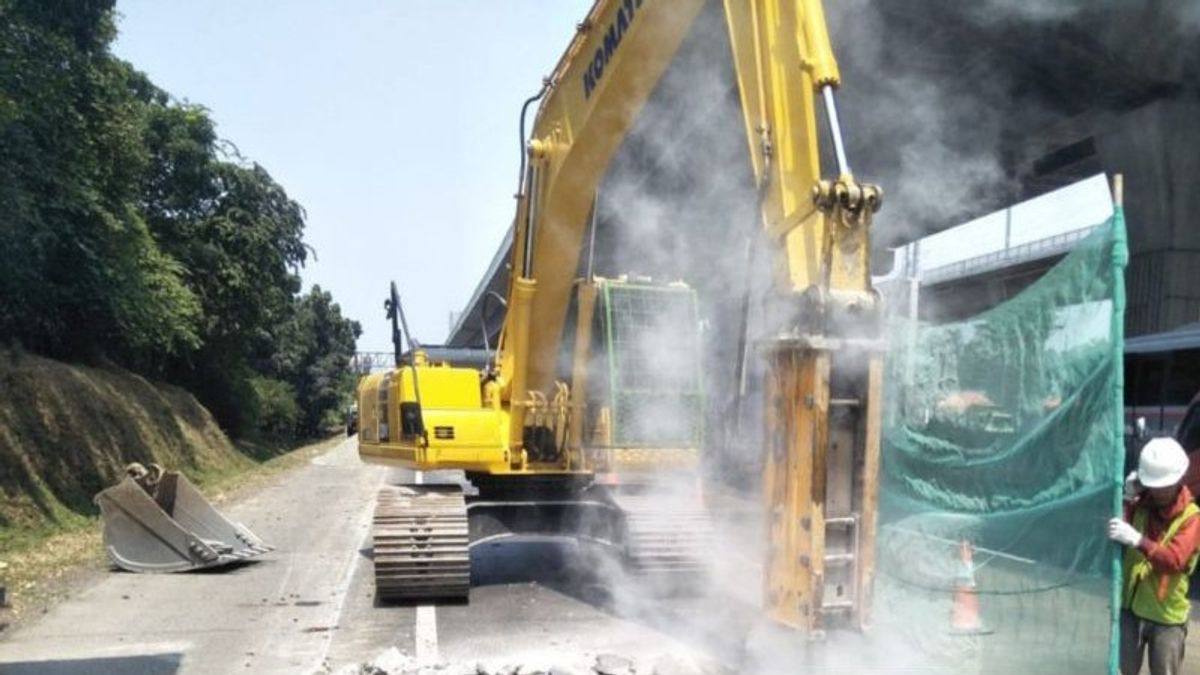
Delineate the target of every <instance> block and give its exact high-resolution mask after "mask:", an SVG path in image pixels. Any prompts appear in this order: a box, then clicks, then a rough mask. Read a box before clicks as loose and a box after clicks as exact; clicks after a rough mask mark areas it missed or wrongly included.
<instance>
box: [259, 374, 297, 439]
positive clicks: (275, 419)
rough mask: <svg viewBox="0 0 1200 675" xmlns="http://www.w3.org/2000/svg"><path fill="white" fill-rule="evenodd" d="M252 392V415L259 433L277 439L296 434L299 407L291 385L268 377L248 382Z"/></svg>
mask: <svg viewBox="0 0 1200 675" xmlns="http://www.w3.org/2000/svg"><path fill="white" fill-rule="evenodd" d="M250 387H251V388H252V389H253V391H254V400H253V414H254V418H255V420H256V422H257V427H258V429H259V431H262V432H265V433H267V434H269V435H271V436H275V437H277V438H290V437H292V436H293V435H294V434H295V433H296V429H297V424H298V423H299V420H300V406H299V405H298V404H297V403H296V392H294V391H293V390H292V385H290V384H288V383H287V382H280V381H279V380H272V379H270V378H268V377H254V378H251V380H250Z"/></svg>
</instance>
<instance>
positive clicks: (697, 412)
mask: <svg viewBox="0 0 1200 675" xmlns="http://www.w3.org/2000/svg"><path fill="white" fill-rule="evenodd" d="M600 290H601V292H600V297H599V300H600V309H601V311H600V318H601V321H602V331H603V334H604V343H605V353H606V355H607V357H608V387H609V390H608V395H609V406H610V409H611V411H612V442H613V444H614V445H616V446H618V447H625V448H641V447H651V448H662V447H674V448H694V447H699V445H700V444H701V441H702V438H703V434H704V392H703V388H702V380H701V377H700V366H699V364H700V330H699V319H698V312H697V307H696V292H695V291H694V290H692V289H691V288H689V287H687V286H683V285H660V286H651V285H642V284H632V283H624V282H615V281H606V282H602V283H601V286H600Z"/></svg>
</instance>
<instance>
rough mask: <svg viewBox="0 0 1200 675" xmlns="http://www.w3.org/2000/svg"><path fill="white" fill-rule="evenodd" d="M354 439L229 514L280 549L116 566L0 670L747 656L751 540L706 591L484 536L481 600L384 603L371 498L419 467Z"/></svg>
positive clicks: (599, 559)
mask: <svg viewBox="0 0 1200 675" xmlns="http://www.w3.org/2000/svg"><path fill="white" fill-rule="evenodd" d="M355 448H356V444H355V441H354V440H353V439H350V440H347V441H346V442H345V443H342V444H341V445H339V446H338V447H337V448H335V449H333V450H332V451H330V452H328V453H326V454H324V455H322V456H320V457H318V458H316V459H314V460H313V461H312V462H311V463H310V464H309V465H307V466H304V467H302V468H299V469H295V470H293V471H290V472H288V473H287V474H285V475H283V476H281V477H280V478H279V479H278V480H277V481H276V482H275V483H274V484H273V485H271V486H270V487H267V488H265V489H263V490H261V491H260V492H258V493H256V494H254V495H252V496H250V497H249V498H247V499H245V500H244V501H241V502H240V503H237V504H234V505H232V506H228V507H227V508H226V509H225V512H226V513H227V514H228V515H229V516H230V517H231V518H232V519H233V520H235V521H239V522H242V523H244V524H245V525H246V526H248V527H249V528H250V529H251V530H253V531H254V532H256V533H257V534H258V535H259V536H260V537H262V538H263V539H264V540H266V541H267V542H268V543H271V544H274V545H275V546H276V547H277V548H276V550H275V551H274V552H272V553H269V554H267V555H265V556H263V557H262V558H260V559H259V560H258V561H256V562H251V563H248V564H245V565H242V566H240V567H237V568H232V569H225V570H212V571H207V572H200V573H187V574H164V575H138V574H129V573H123V572H116V571H114V572H111V573H109V574H106V575H105V576H103V577H102V578H100V579H99V580H98V581H97V582H96V583H94V584H93V585H91V586H90V587H88V588H86V589H84V590H83V591H81V592H80V593H78V594H76V595H75V596H74V597H72V598H70V599H68V600H66V601H64V602H62V603H61V604H59V605H57V606H56V607H55V608H53V609H52V610H51V611H50V612H48V613H47V614H46V615H45V616H44V617H42V618H41V619H40V620H37V621H35V622H30V623H28V624H26V625H24V626H22V627H21V628H19V629H17V630H16V631H15V632H13V634H11V635H6V636H4V638H3V640H2V641H0V673H4V674H5V675H7V674H10V673H12V674H23V673H38V674H44V673H49V674H55V673H69V674H71V675H79V674H83V673H112V672H121V673H126V672H128V673H164V674H166V673H237V672H248V673H311V672H320V671H323V670H334V669H337V668H338V667H339V666H342V665H344V664H348V663H355V662H362V661H365V660H367V659H369V658H371V657H372V656H374V655H376V654H378V653H380V652H381V651H383V650H385V649H387V648H389V647H393V646H394V647H396V648H398V649H400V650H401V651H402V652H404V653H405V654H408V655H411V656H413V657H415V658H418V659H420V660H422V661H424V662H429V663H437V662H464V661H470V660H476V659H493V660H494V659H496V658H505V659H511V660H512V661H513V662H514V663H519V662H522V661H525V660H528V659H537V658H542V659H544V658H547V657H549V658H553V656H554V655H556V654H561V655H578V654H595V653H605V652H611V653H617V654H621V655H625V656H629V657H633V658H638V659H641V658H654V657H655V655H658V654H679V653H691V654H697V655H701V656H702V657H705V658H713V659H719V660H721V661H723V662H726V663H728V662H731V661H734V660H736V659H737V658H738V652H739V650H740V649H742V646H743V644H744V641H745V636H746V631H745V630H744V629H743V628H744V627H746V626H749V625H752V624H753V623H754V621H755V617H756V616H757V612H756V611H755V609H754V607H753V604H754V599H755V598H756V596H757V593H758V588H759V581H758V578H757V576H756V574H755V573H754V572H753V565H752V564H746V565H741V563H742V562H746V563H750V559H749V557H747V556H745V555H744V553H745V552H744V551H742V552H741V553H739V552H737V551H734V552H732V553H730V554H729V555H728V556H721V558H722V560H721V561H718V562H721V563H722V565H719V566H718V567H719V568H720V569H718V571H717V573H716V574H714V577H713V578H712V580H711V581H710V582H709V583H708V584H706V585H705V586H706V587H705V588H703V589H695V592H693V593H691V594H685V595H682V596H680V595H669V594H665V593H662V592H660V591H659V590H658V589H654V588H648V587H645V586H644V585H640V584H639V583H637V582H633V581H630V580H628V579H626V578H624V577H623V576H622V575H621V573H620V572H619V566H618V565H616V563H615V561H614V560H613V559H612V556H611V554H610V553H609V552H607V551H604V550H596V548H592V547H589V546H587V545H583V544H579V543H576V542H573V541H564V540H537V541H524V542H514V541H510V542H505V543H500V544H485V545H483V546H481V547H477V548H476V549H475V550H474V551H473V552H472V565H473V570H474V572H473V577H472V584H473V588H472V590H471V599H470V603H469V604H468V603H464V604H458V605H442V606H437V607H435V606H432V605H419V606H387V605H378V604H377V603H376V602H375V598H374V592H373V588H372V566H371V559H370V556H371V541H370V536H369V533H370V516H371V512H372V509H373V505H374V500H375V493H376V492H377V490H378V489H379V487H380V486H381V485H383V484H384V483H385V481H388V482H411V481H412V480H413V478H414V477H413V475H412V474H411V473H409V472H405V471H401V470H390V469H385V468H380V467H373V466H367V465H364V464H362V463H361V462H360V461H359V460H358V457H357V454H356V452H355ZM423 478H424V480H425V481H426V482H437V481H439V480H446V479H449V480H453V478H454V476H452V475H450V476H437V475H430V476H425V477H423ZM743 534H745V533H744V532H743ZM724 563H730V564H729V565H725V564H724ZM733 563H736V564H733Z"/></svg>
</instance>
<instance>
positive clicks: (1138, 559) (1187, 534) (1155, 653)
mask: <svg viewBox="0 0 1200 675" xmlns="http://www.w3.org/2000/svg"><path fill="white" fill-rule="evenodd" d="M1187 468H1188V457H1187V453H1185V452H1184V451H1183V448H1182V447H1181V446H1180V445H1179V443H1177V442H1176V441H1175V439H1173V438H1156V439H1154V440H1152V441H1150V442H1149V443H1147V444H1146V446H1145V447H1144V448H1142V454H1141V456H1140V457H1139V458H1138V468H1137V471H1135V472H1133V473H1132V474H1130V475H1129V478H1127V479H1126V481H1125V496H1126V504H1125V519H1121V518H1113V519H1112V520H1110V521H1109V522H1108V537H1109V539H1112V540H1113V541H1115V542H1117V543H1119V544H1122V545H1124V546H1125V547H1126V548H1125V557H1124V562H1123V564H1122V566H1121V575H1122V595H1121V627H1120V630H1121V633H1120V636H1121V651H1120V667H1121V673H1122V675H1137V673H1138V671H1140V670H1141V667H1142V661H1143V660H1144V659H1145V656H1146V652H1147V650H1148V651H1149V653H1150V659H1149V660H1150V673H1151V675H1175V674H1176V673H1179V672H1180V667H1181V666H1182V664H1183V650H1184V640H1185V638H1186V637H1187V623H1188V611H1189V609H1190V607H1189V603H1188V594H1187V593H1188V575H1189V574H1191V572H1192V569H1193V568H1194V567H1195V566H1196V557H1197V554H1196V545H1197V543H1198V542H1200V518H1197V517H1196V516H1197V515H1200V508H1197V507H1196V505H1195V504H1194V503H1193V502H1192V493H1191V492H1190V491H1189V490H1188V489H1187V487H1186V486H1184V485H1183V484H1182V483H1181V479H1182V478H1183V474H1184V473H1185V472H1186V471H1187Z"/></svg>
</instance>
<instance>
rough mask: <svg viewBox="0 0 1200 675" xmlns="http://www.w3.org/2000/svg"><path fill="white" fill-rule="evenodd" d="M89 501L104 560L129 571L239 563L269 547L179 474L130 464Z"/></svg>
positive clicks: (164, 570)
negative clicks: (100, 523)
mask: <svg viewBox="0 0 1200 675" xmlns="http://www.w3.org/2000/svg"><path fill="white" fill-rule="evenodd" d="M126 473H127V474H128V476H127V477H126V478H125V479H124V480H122V481H121V482H120V483H118V484H116V485H114V486H112V487H110V488H108V489H106V490H103V491H102V492H100V493H99V494H97V495H96V497H95V499H94V501H95V502H96V504H97V505H98V506H99V507H100V514H101V517H102V518H103V520H104V548H105V550H106V551H107V552H108V557H109V560H111V561H112V563H113V564H114V565H116V566H117V567H120V568H121V569H124V570H128V571H130V572H183V571H186V570H194V569H200V568H204V567H217V566H220V565H228V564H230V563H235V562H240V561H242V560H246V559H248V558H252V557H254V556H257V555H260V554H262V553H266V552H267V551H271V550H273V549H274V547H272V546H268V545H267V544H264V543H263V542H262V540H261V539H259V538H258V537H257V536H255V535H254V533H253V532H251V531H250V530H248V529H246V528H245V527H243V526H242V525H239V524H237V523H233V522H230V521H229V520H228V519H227V518H225V516H223V515H221V513H220V512H219V511H217V510H216V509H215V508H213V506H212V504H209V503H208V500H206V499H205V498H204V496H203V495H201V494H200V491H199V490H197V489H196V487H195V486H194V485H192V484H191V483H190V482H189V481H188V479H187V478H185V477H184V476H183V475H182V474H180V473H178V472H175V471H169V472H164V471H163V469H162V467H160V466H158V465H157V464H151V465H150V468H149V469H146V468H145V467H143V466H142V465H141V464H131V465H130V466H129V467H128V468H127V469H126Z"/></svg>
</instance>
